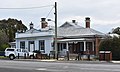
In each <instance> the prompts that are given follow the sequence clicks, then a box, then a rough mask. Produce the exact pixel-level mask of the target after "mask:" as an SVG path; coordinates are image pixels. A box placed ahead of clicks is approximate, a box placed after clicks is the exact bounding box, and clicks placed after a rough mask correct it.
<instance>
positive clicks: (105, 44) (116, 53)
mask: <svg viewBox="0 0 120 72" xmlns="http://www.w3.org/2000/svg"><path fill="white" fill-rule="evenodd" d="M99 49H100V50H102V51H111V52H112V57H113V59H114V60H120V37H113V38H110V37H108V38H106V39H105V40H104V41H102V42H101V44H100V46H99Z"/></svg>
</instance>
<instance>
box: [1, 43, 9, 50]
mask: <svg viewBox="0 0 120 72" xmlns="http://www.w3.org/2000/svg"><path fill="white" fill-rule="evenodd" d="M9 46H10V45H9V44H2V45H1V46H0V51H4V50H5V49H6V48H7V47H9Z"/></svg>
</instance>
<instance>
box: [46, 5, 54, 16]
mask: <svg viewBox="0 0 120 72" xmlns="http://www.w3.org/2000/svg"><path fill="white" fill-rule="evenodd" d="M53 8H54V7H52V9H51V10H50V11H49V13H48V14H47V16H46V18H48V16H49V15H50V13H51V12H52V10H53Z"/></svg>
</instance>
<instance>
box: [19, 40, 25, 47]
mask: <svg viewBox="0 0 120 72" xmlns="http://www.w3.org/2000/svg"><path fill="white" fill-rule="evenodd" d="M20 48H22V49H25V41H21V42H20Z"/></svg>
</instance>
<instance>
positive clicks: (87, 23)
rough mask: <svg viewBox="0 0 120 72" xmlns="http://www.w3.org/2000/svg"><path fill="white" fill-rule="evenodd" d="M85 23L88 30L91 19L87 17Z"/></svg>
mask: <svg viewBox="0 0 120 72" xmlns="http://www.w3.org/2000/svg"><path fill="white" fill-rule="evenodd" d="M85 19H86V20H85V22H86V28H90V18H89V17H86V18H85Z"/></svg>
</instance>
